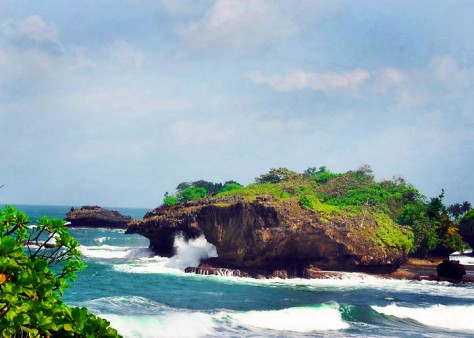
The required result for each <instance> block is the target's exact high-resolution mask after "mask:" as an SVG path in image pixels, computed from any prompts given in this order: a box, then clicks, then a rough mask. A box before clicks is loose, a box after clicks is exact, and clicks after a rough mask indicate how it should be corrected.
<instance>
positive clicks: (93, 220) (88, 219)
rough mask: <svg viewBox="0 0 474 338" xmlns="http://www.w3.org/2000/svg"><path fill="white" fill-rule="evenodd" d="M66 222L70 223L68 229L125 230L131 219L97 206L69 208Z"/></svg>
mask: <svg viewBox="0 0 474 338" xmlns="http://www.w3.org/2000/svg"><path fill="white" fill-rule="evenodd" d="M66 221H69V222H71V224H69V225H68V226H70V227H81V228H82V227H85V228H119V229H125V228H127V224H128V223H129V222H130V221H132V218H131V217H130V216H124V215H122V214H120V213H119V212H118V211H114V210H107V209H103V208H101V207H99V206H83V207H81V208H80V209H74V208H71V211H69V212H68V213H67V214H66Z"/></svg>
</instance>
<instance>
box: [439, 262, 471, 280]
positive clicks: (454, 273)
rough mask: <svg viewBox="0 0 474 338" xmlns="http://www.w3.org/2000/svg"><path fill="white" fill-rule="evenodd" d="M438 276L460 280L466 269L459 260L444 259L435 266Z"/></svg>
mask: <svg viewBox="0 0 474 338" xmlns="http://www.w3.org/2000/svg"><path fill="white" fill-rule="evenodd" d="M436 272H437V273H438V277H442V278H450V279H458V280H462V277H463V276H464V275H465V274H466V269H465V268H464V266H463V265H462V264H460V263H459V261H450V260H444V261H443V262H442V263H441V264H439V265H438V266H437V267H436Z"/></svg>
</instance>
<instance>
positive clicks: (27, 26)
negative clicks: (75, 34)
mask: <svg viewBox="0 0 474 338" xmlns="http://www.w3.org/2000/svg"><path fill="white" fill-rule="evenodd" d="M2 28H3V33H4V34H5V35H6V36H8V37H9V38H14V39H22V38H25V39H29V40H33V41H36V42H45V41H49V42H55V43H57V42H59V30H58V29H57V28H56V26H55V25H53V24H47V23H46V22H45V21H44V20H43V18H42V17H41V16H39V15H32V16H29V17H27V18H26V19H25V20H24V21H19V22H18V21H10V22H8V23H6V24H4V25H3V27H2Z"/></svg>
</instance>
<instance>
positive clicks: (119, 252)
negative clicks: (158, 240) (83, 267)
mask: <svg viewBox="0 0 474 338" xmlns="http://www.w3.org/2000/svg"><path fill="white" fill-rule="evenodd" d="M79 251H80V252H81V253H82V255H83V256H85V257H90V258H102V259H112V258H123V259H132V258H140V257H150V256H151V255H152V253H151V252H150V250H148V249H147V248H130V247H122V246H111V245H99V246H83V245H81V246H80V247H79Z"/></svg>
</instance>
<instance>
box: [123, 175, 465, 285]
mask: <svg viewBox="0 0 474 338" xmlns="http://www.w3.org/2000/svg"><path fill="white" fill-rule="evenodd" d="M177 190H178V193H177V194H176V195H175V196H170V195H168V193H167V194H166V195H165V200H164V204H163V205H162V206H160V207H158V208H156V209H155V210H152V211H150V212H148V213H147V214H146V215H145V217H144V219H143V221H133V222H131V223H130V224H129V226H128V229H127V233H137V234H140V235H142V236H145V237H147V238H148V239H149V240H150V249H151V250H153V252H155V253H156V254H157V255H160V256H166V257H171V256H173V255H174V254H175V252H174V250H175V249H174V240H175V237H176V236H183V237H184V238H185V239H186V240H189V239H193V238H197V237H199V236H204V237H205V238H206V240H207V241H208V242H209V243H212V244H213V245H214V246H215V247H216V249H217V254H218V257H214V258H208V259H206V260H204V261H202V262H201V265H200V266H199V267H189V268H187V269H186V272H194V273H201V274H227V275H229V274H230V275H237V276H253V277H258V276H278V277H285V278H286V277H317V276H318V275H319V274H320V271H322V270H324V271H348V272H356V271H357V272H368V273H376V274H387V273H391V272H393V271H395V270H397V268H399V267H400V266H401V265H402V264H403V263H405V262H406V261H407V258H408V256H409V254H411V255H415V256H416V257H426V256H429V255H432V256H437V257H447V256H449V254H450V253H452V252H453V251H455V250H456V249H458V248H459V247H460V246H462V239H461V236H460V235H459V233H458V225H457V223H456V222H454V221H453V220H452V218H450V217H449V214H448V208H446V207H445V206H444V205H443V204H442V203H441V201H442V198H443V193H442V194H441V195H440V196H438V197H436V198H432V199H431V200H430V201H426V198H425V197H424V196H422V195H421V194H420V193H419V192H418V191H417V190H416V189H415V188H414V187H413V186H412V185H409V184H407V183H406V182H405V181H404V180H403V179H401V178H398V179H394V180H384V181H382V182H377V181H375V179H374V177H373V175H372V172H371V170H370V167H368V166H365V167H363V168H360V169H359V170H357V171H349V172H347V173H344V174H336V173H331V172H329V171H328V170H327V169H326V168H325V167H321V168H319V170H317V169H316V168H309V169H308V170H307V171H305V172H304V173H302V174H299V173H296V172H293V171H290V170H288V169H286V168H280V169H272V170H271V171H270V172H269V173H267V174H264V175H261V176H260V177H259V178H257V179H256V183H254V184H250V185H249V186H247V187H243V186H241V185H240V184H238V183H236V182H235V181H229V182H226V183H225V184H215V183H211V182H206V181H197V182H190V183H187V182H183V183H181V184H180V185H179V186H178V188H177ZM469 207H470V205H469ZM435 226H436V228H435Z"/></svg>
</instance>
